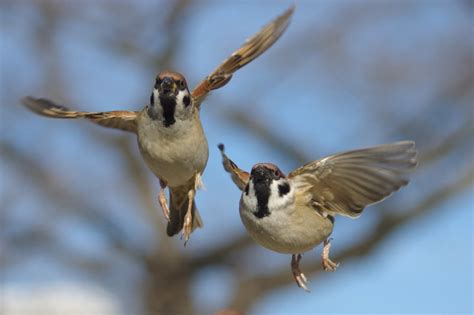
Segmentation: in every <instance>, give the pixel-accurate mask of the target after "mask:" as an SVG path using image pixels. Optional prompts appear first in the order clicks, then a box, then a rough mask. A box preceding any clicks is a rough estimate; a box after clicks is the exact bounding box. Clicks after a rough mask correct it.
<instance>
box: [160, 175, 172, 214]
mask: <svg viewBox="0 0 474 315" xmlns="http://www.w3.org/2000/svg"><path fill="white" fill-rule="evenodd" d="M166 186H167V185H166V182H165V181H163V180H161V179H160V192H159V194H158V202H159V203H160V206H161V209H163V214H164V215H165V218H166V220H168V222H169V221H170V209H169V208H168V200H166V196H165V188H166Z"/></svg>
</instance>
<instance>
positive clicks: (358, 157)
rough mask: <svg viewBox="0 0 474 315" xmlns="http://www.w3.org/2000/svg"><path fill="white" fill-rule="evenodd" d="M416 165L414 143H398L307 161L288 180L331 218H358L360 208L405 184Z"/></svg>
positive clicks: (379, 199)
mask: <svg viewBox="0 0 474 315" xmlns="http://www.w3.org/2000/svg"><path fill="white" fill-rule="evenodd" d="M416 164H417V160H416V149H415V143H414V142H412V141H401V142H396V143H392V144H385V145H381V146H376V147H372V148H367V149H360V150H354V151H349V152H344V153H340V154H336V155H332V156H329V157H326V158H323V159H321V160H318V161H313V162H310V163H308V164H306V165H304V166H302V167H300V168H297V169H296V170H294V171H293V172H291V173H290V174H289V175H288V177H290V178H291V180H292V181H293V182H294V183H295V184H296V185H298V186H299V187H301V188H302V189H303V190H304V191H307V192H309V194H310V196H311V203H312V205H313V206H314V207H315V208H317V209H320V210H323V211H326V212H327V213H329V214H331V215H335V214H339V215H345V216H349V217H358V216H359V215H360V214H361V212H362V211H363V210H364V208H365V207H366V206H368V205H370V204H373V203H376V202H379V201H381V200H383V199H384V198H385V197H387V196H389V195H390V194H391V193H393V192H394V191H397V190H398V189H399V188H400V187H402V186H405V185H407V184H408V172H410V171H411V170H413V169H414V168H415V166H416Z"/></svg>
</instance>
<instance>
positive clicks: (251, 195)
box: [242, 181, 257, 212]
mask: <svg viewBox="0 0 474 315" xmlns="http://www.w3.org/2000/svg"><path fill="white" fill-rule="evenodd" d="M242 202H243V203H244V205H245V207H246V208H247V209H250V210H251V211H252V212H257V196H256V195H255V189H254V187H253V182H252V181H250V182H249V189H248V193H246V192H243V193H242Z"/></svg>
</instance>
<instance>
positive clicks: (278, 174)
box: [273, 170, 281, 177]
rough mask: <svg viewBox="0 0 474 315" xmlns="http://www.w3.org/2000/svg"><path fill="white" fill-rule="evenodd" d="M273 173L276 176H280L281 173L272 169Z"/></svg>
mask: <svg viewBox="0 0 474 315" xmlns="http://www.w3.org/2000/svg"><path fill="white" fill-rule="evenodd" d="M273 174H275V176H276V177H281V173H280V171H279V170H274V171H273Z"/></svg>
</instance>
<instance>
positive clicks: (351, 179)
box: [219, 141, 417, 291]
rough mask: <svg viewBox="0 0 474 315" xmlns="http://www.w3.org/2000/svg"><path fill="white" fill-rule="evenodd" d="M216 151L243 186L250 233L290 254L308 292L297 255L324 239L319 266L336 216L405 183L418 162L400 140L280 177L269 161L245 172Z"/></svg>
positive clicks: (329, 267) (355, 211) (351, 213)
mask: <svg viewBox="0 0 474 315" xmlns="http://www.w3.org/2000/svg"><path fill="white" fill-rule="evenodd" d="M219 149H220V151H221V154H222V158H223V165H224V169H225V170H226V171H227V172H229V173H230V175H231V177H232V180H233V181H234V183H235V184H236V185H237V187H238V188H239V189H240V190H242V196H241V198H240V206H239V212H240V218H241V220H242V222H243V224H244V226H245V228H246V229H247V231H248V232H249V234H250V236H251V237H252V238H253V239H254V240H255V241H256V242H257V243H259V244H260V245H262V246H263V247H266V248H268V249H270V250H273V251H276V252H279V253H284V254H292V258H291V270H292V273H293V278H294V279H295V281H296V283H297V284H298V286H299V287H301V288H303V289H304V290H306V291H309V289H308V287H307V280H306V277H305V275H304V274H303V273H302V272H301V270H300V268H299V262H300V260H301V255H302V253H304V252H307V251H309V250H311V249H313V248H314V247H315V246H317V245H319V244H321V243H324V246H323V253H322V264H323V268H324V269H325V270H326V271H335V270H336V268H337V267H338V265H339V264H338V263H335V262H333V261H331V259H329V249H330V246H331V243H330V241H331V240H330V239H329V236H330V235H331V233H332V229H333V226H334V217H335V215H343V216H348V217H350V218H357V217H359V216H360V214H361V213H362V210H364V208H365V207H366V206H368V205H371V204H374V203H376V202H379V201H381V200H383V199H384V198H386V197H388V196H389V195H390V194H391V193H393V192H395V191H397V190H398V189H399V188H400V187H402V186H405V185H407V184H408V177H407V175H408V172H410V171H411V170H413V169H414V168H415V166H416V164H417V159H416V154H417V153H416V149H415V143H414V142H412V141H401V142H396V143H392V144H384V145H380V146H376V147H372V148H367V149H359V150H354V151H348V152H344V153H339V154H336V155H331V156H328V157H325V158H323V159H321V160H316V161H313V162H310V163H308V164H306V165H304V166H302V167H299V168H297V169H296V170H294V171H292V172H291V173H289V174H288V176H285V175H284V174H283V172H282V171H281V170H280V169H279V168H278V167H277V166H276V165H274V164H270V163H259V164H256V165H254V166H253V168H252V171H251V172H250V174H249V173H247V172H245V171H243V170H241V169H240V168H239V167H238V166H237V165H236V164H235V163H234V162H233V161H232V160H230V159H229V158H228V157H227V156H226V154H225V153H224V145H223V144H220V145H219Z"/></svg>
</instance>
